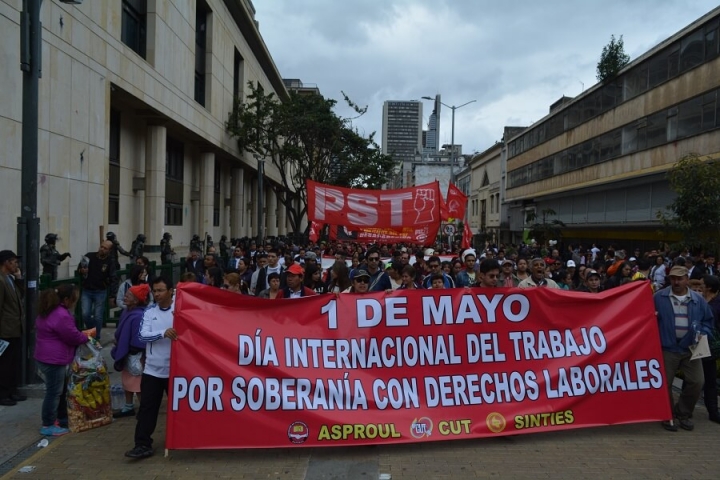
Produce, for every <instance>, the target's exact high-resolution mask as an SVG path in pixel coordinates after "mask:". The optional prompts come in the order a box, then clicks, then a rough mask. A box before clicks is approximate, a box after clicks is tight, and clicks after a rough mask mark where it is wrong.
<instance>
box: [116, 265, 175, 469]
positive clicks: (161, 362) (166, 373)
mask: <svg viewBox="0 0 720 480" xmlns="http://www.w3.org/2000/svg"><path fill="white" fill-rule="evenodd" d="M152 294H153V298H154V299H155V303H154V304H153V305H152V306H151V307H149V308H148V309H147V310H145V313H144V314H143V319H142V323H141V324H140V334H139V337H140V340H142V341H143V342H145V343H146V347H145V369H144V370H143V375H142V380H141V383H140V391H141V392H142V396H141V397H140V409H139V410H138V414H137V425H136V426H135V447H134V448H133V449H132V450H128V451H127V452H125V456H126V457H129V458H136V459H142V458H147V457H151V456H152V455H153V453H155V452H154V450H153V448H152V442H153V440H152V434H153V432H154V431H155V427H156V425H157V417H158V413H159V412H160V404H161V403H162V399H163V393H164V394H166V395H167V392H168V383H169V380H168V378H169V377H170V343H171V342H172V341H173V340H177V338H178V334H177V332H176V331H175V329H174V328H173V316H174V312H175V303H174V297H173V288H172V284H171V283H170V282H169V281H168V280H165V279H164V278H163V277H157V278H156V279H155V280H153V282H152Z"/></svg>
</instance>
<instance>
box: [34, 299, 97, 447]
mask: <svg viewBox="0 0 720 480" xmlns="http://www.w3.org/2000/svg"><path fill="white" fill-rule="evenodd" d="M78 298H80V293H79V292H78V289H77V287H75V286H74V285H60V286H59V287H57V288H55V289H52V288H49V289H47V290H44V291H43V292H42V293H40V302H39V306H38V317H37V319H36V320H35V335H36V340H35V362H36V364H37V368H38V370H39V371H40V373H41V374H42V376H43V377H44V381H45V399H44V400H43V405H42V424H43V426H42V428H41V429H40V434H41V435H52V436H55V437H57V436H60V435H65V434H66V433H68V432H69V430H68V428H67V425H68V413H67V401H66V396H67V381H66V374H67V368H68V365H70V363H72V361H73V357H74V356H75V347H77V346H78V345H82V344H84V343H87V341H88V335H86V334H85V333H83V332H81V331H79V330H78V329H77V327H76V326H75V319H74V318H73V316H72V313H70V312H72V311H73V310H74V309H75V304H77V301H78ZM56 420H57V423H58V424H57V425H55V421H56Z"/></svg>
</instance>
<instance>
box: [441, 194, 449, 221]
mask: <svg viewBox="0 0 720 480" xmlns="http://www.w3.org/2000/svg"><path fill="white" fill-rule="evenodd" d="M451 217H452V215H450V212H449V211H448V206H447V203H445V199H444V198H440V220H442V221H443V222H447V221H448V220H449V219H450V218H451Z"/></svg>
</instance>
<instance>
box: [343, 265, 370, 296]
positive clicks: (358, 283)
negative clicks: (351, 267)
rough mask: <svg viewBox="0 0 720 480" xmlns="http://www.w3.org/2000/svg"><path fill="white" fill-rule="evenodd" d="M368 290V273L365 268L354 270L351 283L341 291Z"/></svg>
mask: <svg viewBox="0 0 720 480" xmlns="http://www.w3.org/2000/svg"><path fill="white" fill-rule="evenodd" d="M369 290H370V274H369V273H368V271H367V270H365V269H362V268H361V269H359V270H356V271H355V275H353V278H352V285H350V287H349V288H348V289H347V290H345V291H344V292H343V293H367V292H368V291H369Z"/></svg>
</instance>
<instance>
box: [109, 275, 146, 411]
mask: <svg viewBox="0 0 720 480" xmlns="http://www.w3.org/2000/svg"><path fill="white" fill-rule="evenodd" d="M149 297H150V287H149V286H148V284H147V283H141V284H140V285H135V286H133V287H130V288H129V289H128V290H127V293H126V294H125V298H123V302H124V303H125V307H126V308H125V309H124V310H123V312H122V314H121V315H120V321H119V322H118V326H117V329H116V330H115V346H114V347H113V349H112V353H111V355H112V357H113V360H115V370H118V371H122V386H123V390H125V405H124V406H123V408H122V410H120V411H118V412H115V413H114V414H113V417H115V418H122V417H130V416H133V415H135V404H134V402H133V396H134V395H137V397H138V401H140V380H141V378H142V372H141V374H140V375H133V374H132V373H130V371H129V369H128V367H127V363H128V361H129V360H128V356H129V355H135V354H138V353H143V352H145V342H143V341H141V340H140V338H139V333H140V324H141V323H142V319H143V313H144V312H145V307H146V306H147V304H148V298H149ZM143 358H144V355H143Z"/></svg>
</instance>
